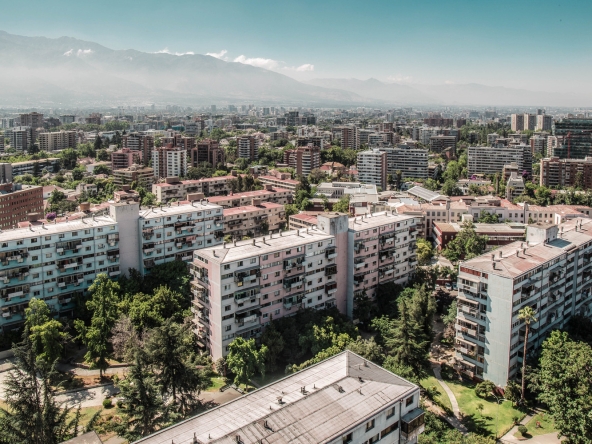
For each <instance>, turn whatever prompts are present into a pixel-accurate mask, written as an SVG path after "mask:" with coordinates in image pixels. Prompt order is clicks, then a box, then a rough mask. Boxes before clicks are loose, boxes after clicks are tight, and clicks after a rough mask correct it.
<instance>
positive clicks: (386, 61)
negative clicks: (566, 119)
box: [0, 0, 592, 93]
mask: <svg viewBox="0 0 592 444" xmlns="http://www.w3.org/2000/svg"><path fill="white" fill-rule="evenodd" d="M0 11H1V12H2V16H3V17H4V19H3V20H2V23H1V24H0V29H1V30H4V31H7V32H9V33H12V34H19V35H26V36H45V37H60V36H69V37H75V38H79V39H83V40H89V41H93V42H96V43H99V44H102V45H104V46H107V47H109V48H113V49H137V50H140V51H146V52H158V51H167V52H171V53H178V54H183V53H188V52H189V53H195V54H209V55H212V56H214V57H218V58H221V59H223V60H227V61H230V62H237V63H248V64H253V65H255V66H260V67H264V68H268V69H272V70H274V71H278V72H281V73H283V74H286V75H288V76H291V77H294V78H296V79H298V80H309V79H313V78H319V77H320V78H357V79H368V78H376V79H378V80H381V81H385V82H398V83H406V84H410V85H413V84H428V85H430V84H443V83H449V84H464V83H480V84H485V85H490V86H506V87H510V88H523V89H529V90H550V91H557V92H568V91H569V92H578V91H580V92H583V91H586V92H588V93H590V92H592V82H590V78H592V74H591V68H592V44H590V42H592V26H590V19H591V18H592V1H591V0H578V1H575V0H572V1H566V0H555V1H548V0H538V1H535V0H514V1H507V0H499V1H495V2H489V1H483V0H470V1H469V0H439V1H429V0H414V1H409V0H407V1H400V0H385V1H378V0H365V1H360V0H357V1H351V0H316V1H311V0H300V1H298V2H293V1H291V2H287V1H282V0H273V1H267V0H248V1H247V0H242V1H239V0H208V1H201V0H177V1H174V2H168V1H163V0H158V1H153V0H143V1H135V0H119V1H113V0H101V1H94V2H86V1H80V0H77V1H70V0H52V1H51V2H48V1H47V0H28V1H27V5H26V7H23V4H21V2H15V1H14V0H10V1H7V0H0Z"/></svg>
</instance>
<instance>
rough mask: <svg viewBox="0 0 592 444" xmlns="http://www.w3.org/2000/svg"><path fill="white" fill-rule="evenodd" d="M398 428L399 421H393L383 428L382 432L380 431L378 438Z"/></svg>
mask: <svg viewBox="0 0 592 444" xmlns="http://www.w3.org/2000/svg"><path fill="white" fill-rule="evenodd" d="M398 428H399V421H397V422H394V423H393V424H391V425H390V426H388V427H387V428H386V429H384V430H383V431H382V432H380V438H384V437H385V436H386V435H388V434H389V433H391V432H394V431H395V430H397V429H398Z"/></svg>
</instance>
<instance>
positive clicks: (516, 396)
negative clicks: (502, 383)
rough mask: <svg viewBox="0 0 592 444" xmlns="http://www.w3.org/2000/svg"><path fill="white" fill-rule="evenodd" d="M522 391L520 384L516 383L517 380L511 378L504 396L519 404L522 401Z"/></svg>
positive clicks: (514, 403)
mask: <svg viewBox="0 0 592 444" xmlns="http://www.w3.org/2000/svg"><path fill="white" fill-rule="evenodd" d="M521 393H522V391H521V388H520V385H518V384H517V383H516V381H513V380H510V381H508V384H507V385H506V388H505V389H504V397H505V398H506V399H507V400H508V401H512V404H513V405H516V404H518V402H520V395H521Z"/></svg>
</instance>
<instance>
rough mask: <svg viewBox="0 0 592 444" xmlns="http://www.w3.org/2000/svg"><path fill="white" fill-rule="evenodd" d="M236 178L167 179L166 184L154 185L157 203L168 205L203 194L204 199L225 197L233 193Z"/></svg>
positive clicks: (153, 189) (153, 190)
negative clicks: (232, 185) (168, 203)
mask: <svg viewBox="0 0 592 444" xmlns="http://www.w3.org/2000/svg"><path fill="white" fill-rule="evenodd" d="M233 179H235V177H234V176H220V177H208V178H204V179H199V180H179V178H178V177H167V178H166V179H165V181H164V182H161V183H155V184H153V185H152V193H153V194H154V195H155V196H156V201H157V202H159V203H166V202H168V201H170V200H171V199H176V200H188V194H196V193H201V194H203V196H204V197H209V196H225V195H227V194H228V193H230V192H231V191H232V188H231V187H230V181H231V180H233Z"/></svg>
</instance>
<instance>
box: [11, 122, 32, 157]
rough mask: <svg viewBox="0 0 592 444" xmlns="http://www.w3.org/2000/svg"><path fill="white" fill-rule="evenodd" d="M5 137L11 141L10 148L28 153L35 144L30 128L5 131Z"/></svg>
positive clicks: (24, 127) (21, 127) (22, 127)
mask: <svg viewBox="0 0 592 444" xmlns="http://www.w3.org/2000/svg"><path fill="white" fill-rule="evenodd" d="M4 137H6V138H7V139H8V140H9V141H10V147H11V148H13V149H15V150H17V151H19V152H23V151H28V150H29V148H30V147H31V146H32V145H33V143H35V138H34V137H33V129H32V128H31V127H30V126H15V127H13V128H8V129H7V130H5V131H4Z"/></svg>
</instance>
